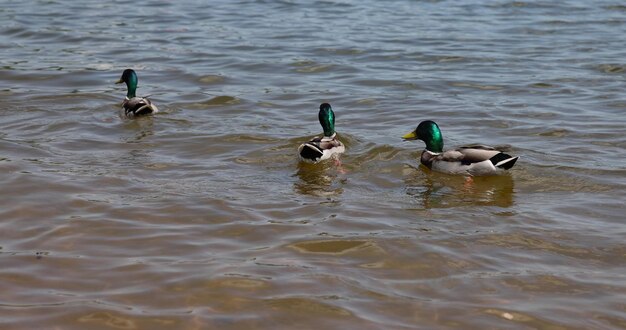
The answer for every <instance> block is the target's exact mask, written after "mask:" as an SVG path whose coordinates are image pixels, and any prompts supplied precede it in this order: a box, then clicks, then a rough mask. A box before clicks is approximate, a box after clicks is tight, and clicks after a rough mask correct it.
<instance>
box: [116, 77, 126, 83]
mask: <svg viewBox="0 0 626 330" xmlns="http://www.w3.org/2000/svg"><path fill="white" fill-rule="evenodd" d="M123 82H124V80H122V78H120V80H118V81H116V82H115V83H116V84H121V83H123Z"/></svg>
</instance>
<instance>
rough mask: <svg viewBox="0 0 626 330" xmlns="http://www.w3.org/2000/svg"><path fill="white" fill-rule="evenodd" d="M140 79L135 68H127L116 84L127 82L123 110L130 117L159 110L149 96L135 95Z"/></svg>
mask: <svg viewBox="0 0 626 330" xmlns="http://www.w3.org/2000/svg"><path fill="white" fill-rule="evenodd" d="M138 81H139V79H138V78H137V73H135V70H133V69H126V70H124V72H123V73H122V76H121V77H120V79H119V80H118V81H116V82H115V83H116V84H121V83H126V88H127V89H128V92H127V93H126V98H125V99H124V101H123V102H122V111H123V112H124V115H125V116H126V117H128V118H133V117H137V116H144V115H149V114H154V113H157V112H159V109H158V108H157V106H156V105H155V104H154V103H152V101H150V100H149V99H148V98H147V97H138V96H136V95H135V92H136V91H137V82H138Z"/></svg>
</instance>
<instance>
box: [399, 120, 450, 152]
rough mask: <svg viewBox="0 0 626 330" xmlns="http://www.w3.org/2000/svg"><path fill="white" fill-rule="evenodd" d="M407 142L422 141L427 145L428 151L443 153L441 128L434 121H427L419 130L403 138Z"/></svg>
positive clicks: (418, 127)
mask: <svg viewBox="0 0 626 330" xmlns="http://www.w3.org/2000/svg"><path fill="white" fill-rule="evenodd" d="M402 138H403V139H405V140H422V141H424V143H426V150H429V151H432V152H442V151H443V137H442V136H441V131H440V130H439V126H437V123H435V122H434V121H432V120H425V121H423V122H421V123H420V124H419V125H417V128H416V129H415V130H414V131H412V132H411V133H409V134H406V135H404V136H403V137H402Z"/></svg>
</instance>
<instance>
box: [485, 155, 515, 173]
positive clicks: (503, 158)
mask: <svg viewBox="0 0 626 330" xmlns="http://www.w3.org/2000/svg"><path fill="white" fill-rule="evenodd" d="M518 159H519V156H517V157H512V156H511V155H509V154H505V153H503V152H501V153H499V154H497V155H495V156H493V157H491V158H490V159H489V160H490V161H491V163H492V164H493V166H495V167H498V168H501V169H505V170H508V169H510V168H511V167H513V165H515V162H517V160H518Z"/></svg>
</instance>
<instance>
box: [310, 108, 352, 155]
mask: <svg viewBox="0 0 626 330" xmlns="http://www.w3.org/2000/svg"><path fill="white" fill-rule="evenodd" d="M318 118H319V121H320V124H321V125H322V128H323V129H324V135H322V136H316V137H314V138H313V139H311V140H310V141H309V142H306V143H303V144H302V145H300V147H299V148H298V156H299V157H300V159H301V160H303V161H305V162H308V163H318V162H320V161H322V160H325V159H329V158H331V157H338V155H339V154H341V153H343V152H344V151H346V148H345V146H344V145H343V143H341V141H339V140H337V133H336V132H335V113H334V112H333V109H332V108H331V106H330V104H328V103H322V104H321V105H320V112H319V114H318Z"/></svg>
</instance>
